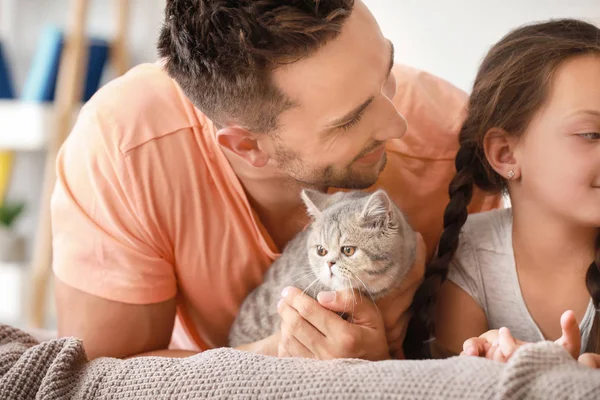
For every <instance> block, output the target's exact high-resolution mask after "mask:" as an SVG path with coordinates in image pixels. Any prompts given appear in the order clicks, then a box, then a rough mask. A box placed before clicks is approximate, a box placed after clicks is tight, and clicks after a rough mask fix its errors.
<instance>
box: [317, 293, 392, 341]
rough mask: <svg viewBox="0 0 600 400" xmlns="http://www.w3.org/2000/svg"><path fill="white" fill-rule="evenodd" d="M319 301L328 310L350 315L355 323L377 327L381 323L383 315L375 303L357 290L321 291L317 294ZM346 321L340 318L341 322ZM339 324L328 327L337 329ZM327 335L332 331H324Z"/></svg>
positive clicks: (350, 318)
mask: <svg viewBox="0 0 600 400" xmlns="http://www.w3.org/2000/svg"><path fill="white" fill-rule="evenodd" d="M317 300H318V301H319V303H320V304H321V305H322V306H323V307H325V308H326V309H328V310H331V311H334V312H339V313H344V314H347V315H348V316H349V318H348V321H350V322H352V323H353V324H357V325H361V326H366V327H370V328H376V327H379V326H380V325H381V321H382V319H381V316H380V314H379V310H378V308H377V306H376V305H375V303H373V302H372V301H371V299H368V298H367V297H365V295H361V294H360V293H359V292H358V291H356V290H340V291H338V292H321V293H319V294H318V296H317ZM342 322H343V323H345V322H346V321H344V320H343V319H341V318H340V323H342ZM336 325H338V326H331V327H329V328H326V329H330V330H333V331H334V332H335V331H338V330H339V328H340V327H339V324H336ZM342 325H343V324H342ZM324 333H325V335H326V336H330V332H324Z"/></svg>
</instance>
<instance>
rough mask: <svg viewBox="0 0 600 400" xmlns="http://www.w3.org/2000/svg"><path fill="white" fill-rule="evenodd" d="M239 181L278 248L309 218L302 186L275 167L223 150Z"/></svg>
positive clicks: (299, 229) (281, 248) (300, 228)
mask: <svg viewBox="0 0 600 400" xmlns="http://www.w3.org/2000/svg"><path fill="white" fill-rule="evenodd" d="M224 153H225V157H227V159H228V160H229V163H230V164H231V167H232V168H233V170H234V172H235V174H236V175H237V177H238V179H239V180H240V183H241V184H242V186H243V188H244V190H245V192H246V196H247V197H248V201H249V202H250V206H251V207H252V209H253V210H254V211H255V212H256V214H257V215H258V217H259V219H260V222H261V223H262V224H263V226H264V227H265V229H266V230H267V232H268V233H269V235H270V236H271V239H272V240H273V242H274V243H275V245H276V246H277V248H278V249H279V251H281V250H283V247H285V245H286V244H287V243H288V242H289V241H290V240H291V239H292V238H293V237H294V236H295V235H296V234H297V233H298V232H300V231H301V230H302V229H303V228H304V227H305V226H306V224H307V223H308V222H309V218H308V216H307V214H306V209H305V207H304V203H303V202H302V199H301V198H300V192H301V190H302V189H303V188H302V186H301V185H300V184H299V183H298V182H296V181H295V180H293V179H291V178H289V177H288V176H286V175H285V174H283V173H281V172H280V171H279V170H277V169H275V168H274V167H270V166H266V167H264V168H260V169H258V168H253V167H252V166H250V165H248V164H247V163H246V162H245V161H243V160H241V159H240V158H239V157H237V156H236V155H234V154H232V153H230V152H228V151H224Z"/></svg>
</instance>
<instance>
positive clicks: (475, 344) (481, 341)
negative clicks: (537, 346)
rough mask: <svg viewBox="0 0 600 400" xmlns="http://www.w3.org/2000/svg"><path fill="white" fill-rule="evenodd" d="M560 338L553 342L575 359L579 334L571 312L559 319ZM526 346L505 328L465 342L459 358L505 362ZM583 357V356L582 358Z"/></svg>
mask: <svg viewBox="0 0 600 400" xmlns="http://www.w3.org/2000/svg"><path fill="white" fill-rule="evenodd" d="M560 326H561V329H562V336H561V337H560V338H559V339H558V340H556V341H555V343H556V344H559V345H561V346H563V347H564V348H565V350H567V351H568V352H569V354H570V355H571V356H572V357H573V358H575V359H577V357H578V356H579V352H580V350H581V334H580V332H579V325H577V320H576V319H575V314H573V312H572V311H570V310H569V311H565V312H564V313H563V315H562V316H561V318H560ZM526 344H528V343H527V342H522V341H520V340H516V339H515V338H514V337H513V336H512V335H511V333H510V331H509V330H508V329H507V328H500V330H490V331H487V332H486V333H484V334H483V335H481V336H479V337H477V338H471V339H468V340H467V341H465V343H464V345H463V352H462V353H461V356H464V355H466V356H475V357H485V358H487V359H490V360H495V361H499V362H506V361H507V360H508V359H509V358H510V357H511V356H512V355H513V354H514V353H515V351H517V349H518V348H520V347H521V346H524V345H526ZM582 357H583V356H582ZM580 362H582V363H584V364H586V365H591V364H592V363H593V362H594V358H593V357H589V356H586V357H583V359H581V358H580Z"/></svg>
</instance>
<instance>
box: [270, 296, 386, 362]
mask: <svg viewBox="0 0 600 400" xmlns="http://www.w3.org/2000/svg"><path fill="white" fill-rule="evenodd" d="M318 298H319V302H317V301H316V300H314V299H312V298H311V297H309V296H307V295H305V294H303V293H302V292H301V291H300V290H299V289H296V288H286V289H285V290H284V293H283V299H282V300H281V301H280V303H279V305H278V307H277V310H278V311H279V315H281V340H280V342H279V356H281V357H286V356H291V357H306V358H315V359H318V360H330V359H334V358H362V359H366V360H372V361H376V360H383V359H386V358H389V348H388V345H387V340H386V336H385V328H384V325H383V319H382V318H381V315H380V314H379V312H378V311H377V308H376V307H375V304H374V303H373V302H372V301H369V300H367V299H365V298H364V297H363V298H362V300H361V299H360V297H359V295H358V293H357V292H352V291H340V292H322V293H319V295H318ZM319 303H322V304H325V305H326V306H327V307H328V308H329V309H327V308H325V307H323V306H322V305H321V304H319ZM330 310H331V311H330ZM344 310H346V312H347V314H348V315H349V317H348V321H345V320H344V319H343V318H342V317H340V316H339V315H337V314H335V313H334V312H332V311H339V312H344ZM348 311H349V312H348ZM350 321H352V322H350Z"/></svg>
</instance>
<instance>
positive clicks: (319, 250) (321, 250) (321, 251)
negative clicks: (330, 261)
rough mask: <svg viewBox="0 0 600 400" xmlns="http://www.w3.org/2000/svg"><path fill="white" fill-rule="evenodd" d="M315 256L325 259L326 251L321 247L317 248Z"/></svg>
mask: <svg viewBox="0 0 600 400" xmlns="http://www.w3.org/2000/svg"><path fill="white" fill-rule="evenodd" d="M317 254H318V255H319V256H321V257H325V256H326V255H327V250H325V249H324V248H323V246H317Z"/></svg>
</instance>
